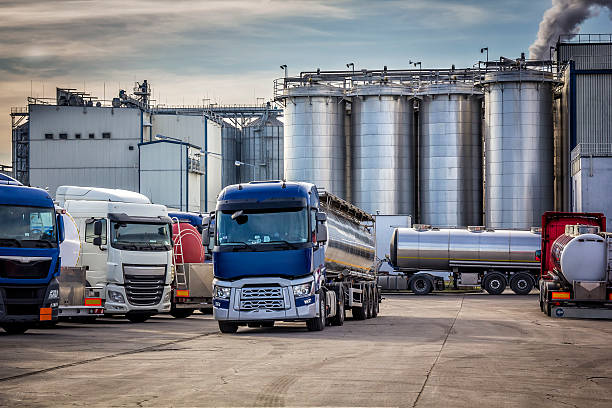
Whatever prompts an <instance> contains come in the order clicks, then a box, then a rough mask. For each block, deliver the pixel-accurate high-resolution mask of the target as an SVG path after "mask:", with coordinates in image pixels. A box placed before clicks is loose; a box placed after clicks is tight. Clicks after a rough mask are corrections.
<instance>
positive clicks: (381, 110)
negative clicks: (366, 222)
mask: <svg viewBox="0 0 612 408" xmlns="http://www.w3.org/2000/svg"><path fill="white" fill-rule="evenodd" d="M350 96H352V97H353V99H352V108H351V109H352V112H351V116H352V117H351V138H350V144H351V174H350V180H351V194H352V196H351V200H352V202H354V203H355V205H356V206H358V207H360V208H362V209H363V210H365V211H367V212H369V213H372V214H373V213H376V212H380V213H381V214H414V207H415V194H414V193H415V174H416V168H415V163H416V151H415V150H416V137H415V134H414V101H413V98H412V96H411V91H410V89H409V88H407V87H405V86H398V85H389V84H373V85H362V86H357V87H355V88H354V89H352V90H351V92H350Z"/></svg>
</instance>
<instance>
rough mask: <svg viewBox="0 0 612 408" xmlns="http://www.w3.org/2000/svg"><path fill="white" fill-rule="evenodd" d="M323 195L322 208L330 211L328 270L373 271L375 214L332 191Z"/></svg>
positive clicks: (328, 216) (326, 211)
mask: <svg viewBox="0 0 612 408" xmlns="http://www.w3.org/2000/svg"><path fill="white" fill-rule="evenodd" d="M320 199H321V208H322V210H323V211H324V212H325V213H326V214H327V231H328V232H327V234H328V239H327V243H326V249H325V266H326V267H327V270H328V272H332V273H338V272H342V271H346V270H351V271H357V272H362V273H373V269H374V255H375V246H374V245H375V243H374V235H373V230H374V229H373V224H374V218H373V217H372V216H371V215H370V214H368V213H366V212H364V211H362V210H361V209H358V208H357V207H355V206H353V205H352V204H350V203H348V202H346V201H344V200H341V199H338V198H337V197H334V196H333V195H331V194H327V193H323V194H321V196H320Z"/></svg>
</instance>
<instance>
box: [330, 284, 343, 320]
mask: <svg viewBox="0 0 612 408" xmlns="http://www.w3.org/2000/svg"><path fill="white" fill-rule="evenodd" d="M338 292H339V295H338V305H337V306H336V315H335V316H334V317H332V318H331V319H330V320H331V324H332V326H342V325H343V324H344V318H345V311H344V290H343V289H342V288H340V290H339V291H338Z"/></svg>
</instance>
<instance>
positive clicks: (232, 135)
mask: <svg viewBox="0 0 612 408" xmlns="http://www.w3.org/2000/svg"><path fill="white" fill-rule="evenodd" d="M239 140H240V130H239V129H238V128H236V127H234V126H231V125H228V124H227V123H224V124H223V126H222V127H221V143H222V145H221V155H222V157H223V168H222V169H221V173H222V176H221V188H223V187H225V186H229V185H231V184H236V183H237V182H238V171H237V169H236V164H235V163H236V160H238V152H239V149H240V147H239V145H238V141H239Z"/></svg>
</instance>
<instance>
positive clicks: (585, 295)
mask: <svg viewBox="0 0 612 408" xmlns="http://www.w3.org/2000/svg"><path fill="white" fill-rule="evenodd" d="M605 228H606V217H604V215H603V214H601V213H566V212H554V211H549V212H545V213H544V214H543V215H542V251H541V255H542V256H541V273H542V279H541V280H540V310H541V311H542V312H544V313H546V314H547V315H548V316H550V317H558V318H561V317H572V318H587V319H612V234H611V233H609V232H608V233H606V232H602V231H604V230H605ZM538 255H539V254H538Z"/></svg>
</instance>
